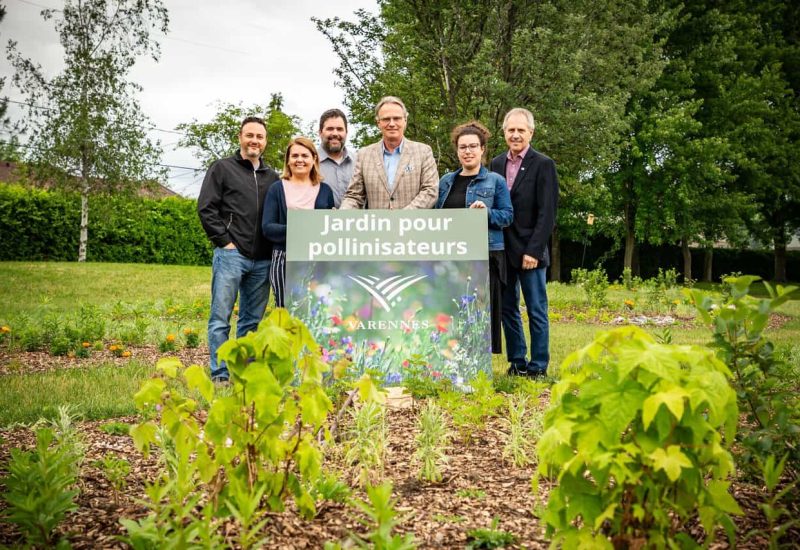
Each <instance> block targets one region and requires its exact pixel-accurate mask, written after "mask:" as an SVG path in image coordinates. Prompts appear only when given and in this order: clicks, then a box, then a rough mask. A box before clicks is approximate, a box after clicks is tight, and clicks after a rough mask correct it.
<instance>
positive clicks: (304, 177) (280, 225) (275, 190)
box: [261, 137, 333, 307]
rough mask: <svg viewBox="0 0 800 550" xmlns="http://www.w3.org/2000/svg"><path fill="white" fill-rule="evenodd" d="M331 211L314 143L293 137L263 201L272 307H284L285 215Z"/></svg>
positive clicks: (326, 186)
mask: <svg viewBox="0 0 800 550" xmlns="http://www.w3.org/2000/svg"><path fill="white" fill-rule="evenodd" d="M331 208H333V191H332V190H331V188H330V187H329V186H328V184H327V183H322V172H320V169H319V154H318V153H317V148H316V147H314V142H312V141H311V140H310V139H308V138H304V137H296V138H294V139H293V140H292V141H290V142H289V145H288V146H287V147H286V154H285V155H284V158H283V173H282V174H281V181H280V182H276V183H275V184H274V185H272V186H271V187H270V188H269V191H268V192H267V198H266V199H265V200H264V216H263V218H262V219H261V231H262V232H263V233H264V237H266V238H267V239H268V240H269V241H270V242H271V243H272V265H271V266H270V270H269V283H270V285H271V286H272V292H273V293H274V294H275V305H276V306H278V307H285V302H284V301H285V296H284V291H285V288H286V212H287V211H288V210H322V209H328V210H329V209H331Z"/></svg>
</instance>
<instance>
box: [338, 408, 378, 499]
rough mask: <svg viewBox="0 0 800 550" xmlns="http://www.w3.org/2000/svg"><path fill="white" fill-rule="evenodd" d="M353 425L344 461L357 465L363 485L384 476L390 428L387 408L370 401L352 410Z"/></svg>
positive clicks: (358, 476)
mask: <svg viewBox="0 0 800 550" xmlns="http://www.w3.org/2000/svg"><path fill="white" fill-rule="evenodd" d="M351 416H352V425H351V427H350V430H349V431H348V434H347V435H348V441H347V445H346V451H345V462H346V463H347V464H348V465H349V466H351V467H354V468H355V472H356V475H355V477H356V479H357V480H358V482H359V483H360V484H361V485H362V486H366V485H368V484H369V483H371V482H372V481H373V480H377V479H381V478H382V477H383V463H384V457H385V455H386V444H387V440H388V428H387V426H386V409H385V407H384V406H383V404H382V403H378V402H377V401H368V402H366V403H363V404H362V405H361V407H359V408H358V409H356V410H351Z"/></svg>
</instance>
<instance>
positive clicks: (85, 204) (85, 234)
mask: <svg viewBox="0 0 800 550" xmlns="http://www.w3.org/2000/svg"><path fill="white" fill-rule="evenodd" d="M88 240H89V186H88V185H84V186H83V189H82V190H81V236H80V240H79V244H78V261H79V262H85V261H86V242H87V241H88Z"/></svg>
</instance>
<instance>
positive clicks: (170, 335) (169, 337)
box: [166, 334, 175, 344]
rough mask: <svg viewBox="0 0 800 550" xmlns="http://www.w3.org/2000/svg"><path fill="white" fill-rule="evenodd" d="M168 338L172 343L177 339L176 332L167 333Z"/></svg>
mask: <svg viewBox="0 0 800 550" xmlns="http://www.w3.org/2000/svg"><path fill="white" fill-rule="evenodd" d="M166 339H167V342H169V343H170V344H171V343H172V342H174V341H175V335H174V334H167V338H166Z"/></svg>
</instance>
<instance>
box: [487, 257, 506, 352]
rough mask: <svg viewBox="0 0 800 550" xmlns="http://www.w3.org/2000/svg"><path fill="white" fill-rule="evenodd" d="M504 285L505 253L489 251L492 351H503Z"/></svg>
mask: <svg viewBox="0 0 800 550" xmlns="http://www.w3.org/2000/svg"><path fill="white" fill-rule="evenodd" d="M505 286H506V253H505V251H503V250H490V251H489V303H490V305H491V328H492V353H503V337H502V333H503V331H502V328H503V321H502V319H503V289H504V288H505Z"/></svg>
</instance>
